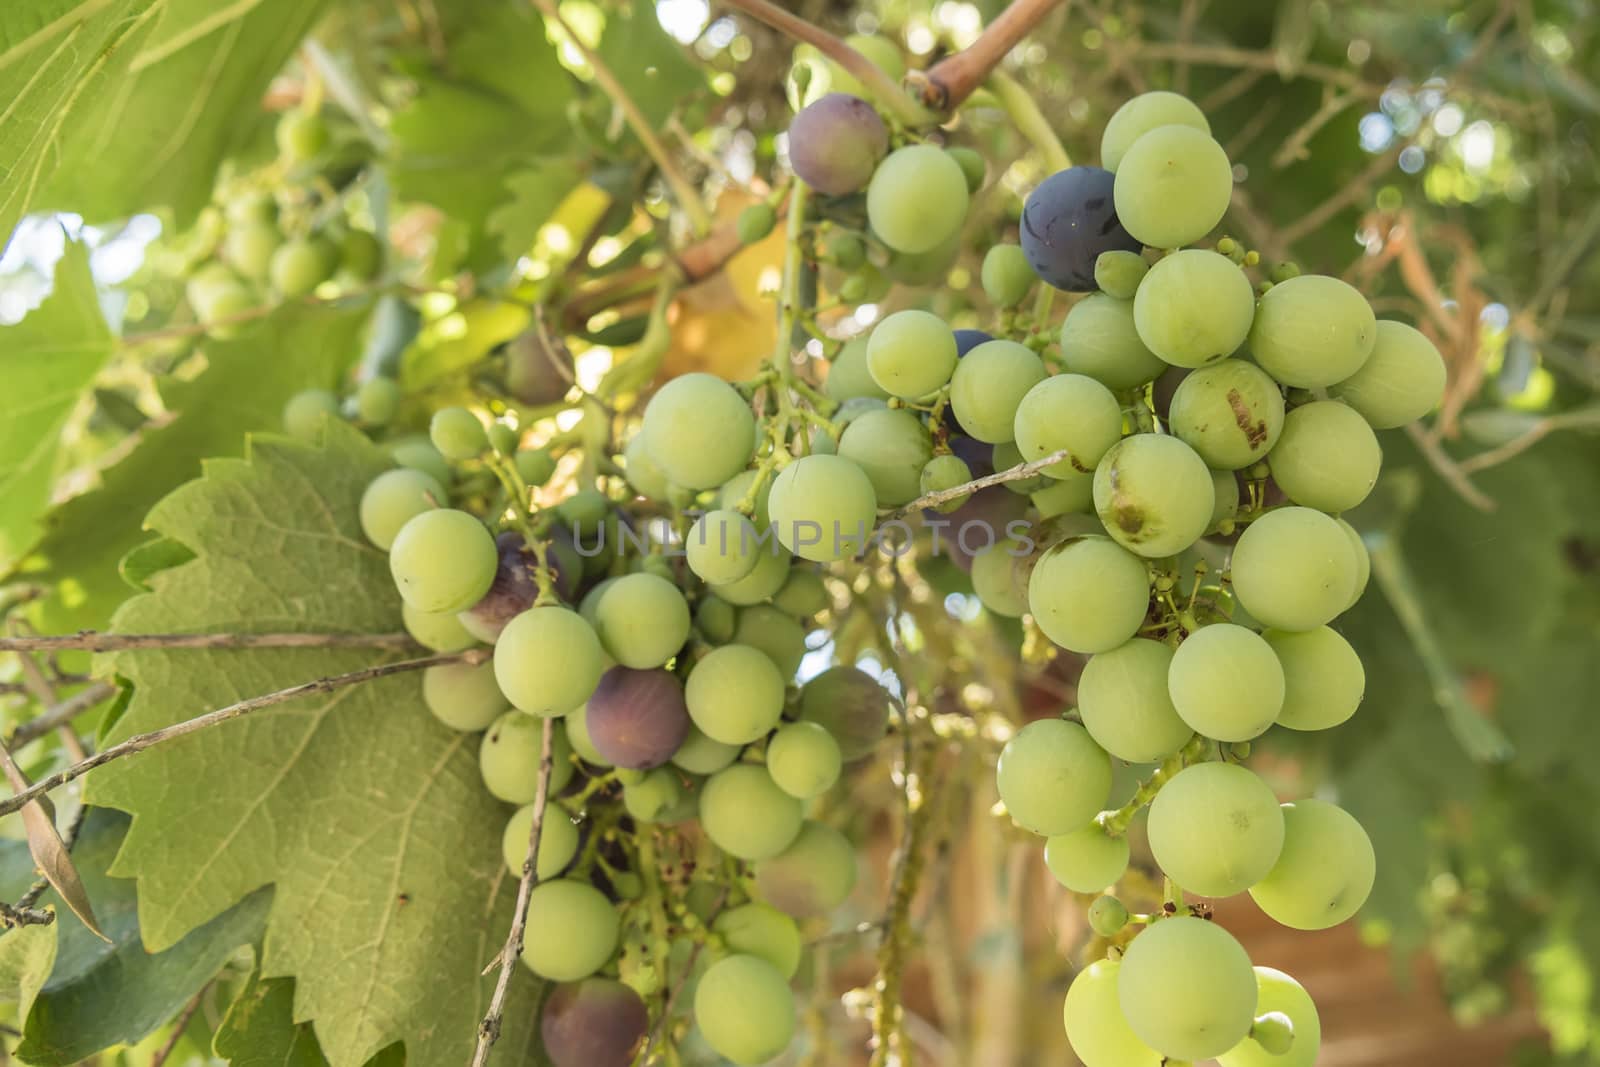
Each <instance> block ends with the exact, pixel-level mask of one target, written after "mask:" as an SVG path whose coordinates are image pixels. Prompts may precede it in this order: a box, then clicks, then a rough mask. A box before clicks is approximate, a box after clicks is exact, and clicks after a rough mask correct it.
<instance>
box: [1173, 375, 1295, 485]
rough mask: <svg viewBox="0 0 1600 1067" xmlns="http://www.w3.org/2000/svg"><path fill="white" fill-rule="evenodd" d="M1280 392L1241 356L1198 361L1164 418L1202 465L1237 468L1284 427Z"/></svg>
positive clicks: (1261, 450)
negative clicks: (1205, 362) (1201, 364)
mask: <svg viewBox="0 0 1600 1067" xmlns="http://www.w3.org/2000/svg"><path fill="white" fill-rule="evenodd" d="M1283 418H1284V411H1283V394H1282V393H1281V392H1279V390H1278V383H1277V382H1275V381H1273V380H1272V379H1271V378H1269V377H1267V374H1266V372H1265V371H1263V370H1262V369H1261V368H1260V367H1257V366H1256V365H1255V364H1253V363H1246V362H1245V361H1244V360H1242V359H1225V360H1223V361H1222V362H1221V363H1214V364H1212V365H1211V366H1209V367H1201V368H1200V369H1199V370H1197V371H1195V372H1194V373H1193V374H1189V375H1187V376H1185V377H1184V379H1183V381H1181V382H1179V383H1178V389H1177V391H1176V392H1174V393H1173V394H1172V405H1171V407H1170V409H1169V414H1168V417H1167V421H1168V424H1169V425H1170V427H1171V429H1172V432H1173V434H1174V435H1176V436H1177V438H1178V440H1180V441H1182V442H1183V443H1184V444H1186V445H1188V446H1189V447H1190V448H1192V449H1194V450H1195V451H1196V452H1198V453H1200V458H1201V459H1203V460H1205V461H1206V466H1208V467H1211V468H1213V469H1215V470H1225V471H1236V470H1240V469H1242V468H1244V467H1248V466H1250V465H1251V464H1252V463H1257V462H1259V461H1260V460H1261V457H1262V456H1265V455H1266V454H1267V451H1268V450H1269V449H1271V448H1272V447H1273V446H1274V445H1276V444H1277V443H1278V435H1279V434H1280V433H1282V432H1283Z"/></svg>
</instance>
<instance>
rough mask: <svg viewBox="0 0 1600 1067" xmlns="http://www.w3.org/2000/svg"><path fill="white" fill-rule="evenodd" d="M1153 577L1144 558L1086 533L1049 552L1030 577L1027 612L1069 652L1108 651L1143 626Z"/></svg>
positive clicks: (1105, 539)
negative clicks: (1087, 535) (1149, 573)
mask: <svg viewBox="0 0 1600 1067" xmlns="http://www.w3.org/2000/svg"><path fill="white" fill-rule="evenodd" d="M1149 606H1150V578H1149V575H1148V573H1147V572H1146V570H1145V565H1144V561H1143V560H1141V559H1140V558H1139V557H1138V556H1135V555H1134V554H1133V553H1131V552H1129V551H1128V550H1127V549H1125V548H1123V547H1122V546H1121V545H1118V544H1116V543H1115V542H1113V541H1112V540H1111V539H1110V538H1105V537H1082V538H1078V539H1076V540H1073V541H1068V542H1066V543H1065V544H1062V545H1060V546H1058V547H1056V548H1053V549H1051V550H1050V551H1048V552H1046V553H1045V554H1044V555H1043V556H1041V557H1040V558H1039V562H1038V563H1036V564H1035V565H1034V568H1033V574H1032V575H1031V576H1030V577H1029V579H1028V610H1029V612H1031V613H1032V615H1033V617H1034V621H1036V622H1037V623H1038V624H1039V629H1041V630H1043V631H1044V635H1045V636H1046V637H1048V638H1049V639H1050V640H1051V641H1054V642H1055V643H1056V644H1058V645H1060V646H1061V647H1062V648H1065V649H1067V650H1069V651H1071V652H1091V653H1092V652H1109V651H1110V650H1111V649H1113V648H1116V647H1117V646H1119V645H1121V644H1123V643H1124V642H1126V641H1128V640H1129V639H1130V638H1132V637H1133V636H1134V634H1136V633H1138V632H1139V627H1140V626H1142V625H1143V624H1144V618H1145V613H1146V612H1147V611H1148V610H1149Z"/></svg>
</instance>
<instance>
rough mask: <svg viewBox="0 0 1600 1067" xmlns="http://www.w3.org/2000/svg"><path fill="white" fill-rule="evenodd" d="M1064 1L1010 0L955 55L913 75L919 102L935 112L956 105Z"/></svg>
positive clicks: (981, 82)
mask: <svg viewBox="0 0 1600 1067" xmlns="http://www.w3.org/2000/svg"><path fill="white" fill-rule="evenodd" d="M1064 3H1065V0H1012V2H1011V5H1010V6H1009V7H1007V8H1006V9H1005V10H1004V11H1002V12H1000V14H999V15H998V16H997V17H996V18H995V20H994V21H993V22H991V23H989V25H987V26H985V27H984V29H983V32H982V33H981V34H979V35H978V39H977V40H975V41H973V42H972V43H971V44H970V45H968V46H967V47H966V48H963V49H962V50H961V51H959V52H957V53H956V54H955V55H952V56H946V57H945V58H944V59H941V60H940V61H939V62H937V63H935V64H934V65H933V66H932V67H930V68H929V69H928V70H927V72H926V73H923V74H921V75H915V76H913V83H914V85H915V86H916V88H917V90H918V93H919V95H920V96H921V97H922V103H923V104H924V105H925V106H926V107H929V108H931V109H932V110H934V111H938V112H949V111H954V110H955V109H956V108H958V107H960V106H961V104H962V101H964V100H966V98H967V97H969V96H971V95H972V92H973V90H975V89H976V88H977V87H978V86H980V85H982V84H983V83H984V81H985V80H987V79H988V77H989V75H990V73H991V72H992V71H993V70H994V69H995V67H997V66H999V65H1000V61H1001V60H1002V59H1004V58H1005V57H1006V55H1007V53H1009V52H1010V51H1011V50H1012V49H1013V48H1015V47H1016V45H1017V42H1018V41H1020V40H1022V39H1023V38H1024V37H1026V36H1027V35H1028V33H1029V32H1030V31H1032V30H1033V28H1034V27H1035V26H1037V25H1039V23H1040V22H1042V21H1043V20H1044V17H1045V16H1046V15H1048V14H1050V12H1051V11H1053V10H1055V9H1056V8H1058V7H1061V6H1062V5H1063V4H1064Z"/></svg>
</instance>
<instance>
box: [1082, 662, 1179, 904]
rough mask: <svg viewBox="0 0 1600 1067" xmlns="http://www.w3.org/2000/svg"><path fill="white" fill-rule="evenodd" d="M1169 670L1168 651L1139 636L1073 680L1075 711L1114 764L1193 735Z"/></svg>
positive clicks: (1162, 751)
mask: <svg viewBox="0 0 1600 1067" xmlns="http://www.w3.org/2000/svg"><path fill="white" fill-rule="evenodd" d="M1171 666H1172V649H1170V648H1168V647H1167V646H1166V645H1164V644H1162V643H1161V642H1160V641H1151V640H1148V639H1146V638H1142V637H1136V638H1134V639H1133V640H1132V641H1129V642H1128V643H1126V644H1124V645H1120V646H1118V647H1116V648H1114V649H1112V650H1111V651H1109V652H1102V653H1100V654H1099V655H1097V656H1092V657H1090V659H1089V662H1088V663H1087V664H1085V665H1084V668H1083V674H1082V676H1081V677H1080V678H1079V679H1078V712H1079V714H1080V715H1082V716H1083V725H1084V728H1085V729H1086V730H1088V731H1089V736H1090V737H1092V738H1094V741H1095V744H1097V745H1099V746H1100V747H1101V748H1103V749H1105V750H1106V751H1107V752H1109V753H1111V754H1112V755H1113V756H1115V757H1116V758H1117V759H1120V760H1127V761H1128V762H1129V763H1151V762H1154V761H1155V760H1159V759H1163V758H1165V757H1167V756H1170V755H1172V753H1174V752H1176V751H1178V749H1180V748H1182V747H1183V746H1184V744H1185V743H1187V742H1188V740H1189V738H1190V737H1191V736H1192V735H1193V734H1194V731H1193V730H1192V729H1191V728H1190V727H1189V725H1188V724H1187V723H1185V722H1184V721H1183V719H1182V718H1181V717H1179V715H1178V709H1177V708H1175V707H1174V706H1173V704H1172V698H1171V696H1169V695H1168V692H1167V673H1168V671H1169V670H1170V668H1171ZM1083 892H1091V890H1083Z"/></svg>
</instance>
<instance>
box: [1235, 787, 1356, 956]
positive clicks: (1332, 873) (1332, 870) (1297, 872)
mask: <svg viewBox="0 0 1600 1067" xmlns="http://www.w3.org/2000/svg"><path fill="white" fill-rule="evenodd" d="M1283 823H1284V835H1283V852H1282V854H1281V855H1280V856H1279V857H1278V862H1277V864H1276V866H1274V867H1273V868H1272V870H1271V872H1269V873H1268V874H1267V876H1266V877H1265V878H1263V879H1262V880H1261V881H1259V882H1257V883H1256V884H1255V886H1253V887H1252V888H1251V890H1250V896H1251V897H1252V898H1253V899H1254V900H1255V902H1256V904H1257V905H1259V906H1260V908H1261V910H1262V911H1264V912H1266V913H1267V914H1268V915H1269V916H1271V917H1272V918H1273V919H1275V920H1276V921H1278V922H1280V923H1282V924H1283V925H1284V926H1288V927H1292V928H1293V929H1296V930H1326V929H1327V928H1328V927H1330V926H1337V925H1338V924H1339V923H1342V922H1344V921H1345V920H1346V919H1348V918H1350V916H1352V915H1354V914H1355V913H1356V912H1357V911H1360V910H1361V905H1363V904H1365V903H1366V902H1367V896H1368V895H1369V894H1370V893H1371V892H1372V883H1373V881H1374V880H1375V878H1376V877H1377V858H1376V856H1375V855H1374V853H1373V851H1372V839H1371V838H1369V837H1368V836H1367V832H1366V830H1364V829H1362V827H1361V824H1360V823H1359V822H1357V821H1356V820H1355V817H1354V816H1353V815H1351V814H1350V813H1349V812H1347V811H1345V810H1344V809H1343V808H1339V807H1335V806H1334V805H1332V804H1328V803H1325V802H1323V801H1320V800H1311V799H1306V800H1297V801H1295V802H1294V803H1293V804H1285V805H1283Z"/></svg>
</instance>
